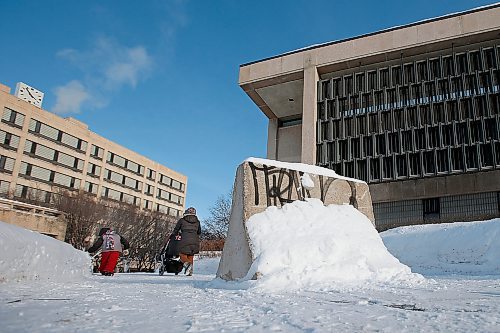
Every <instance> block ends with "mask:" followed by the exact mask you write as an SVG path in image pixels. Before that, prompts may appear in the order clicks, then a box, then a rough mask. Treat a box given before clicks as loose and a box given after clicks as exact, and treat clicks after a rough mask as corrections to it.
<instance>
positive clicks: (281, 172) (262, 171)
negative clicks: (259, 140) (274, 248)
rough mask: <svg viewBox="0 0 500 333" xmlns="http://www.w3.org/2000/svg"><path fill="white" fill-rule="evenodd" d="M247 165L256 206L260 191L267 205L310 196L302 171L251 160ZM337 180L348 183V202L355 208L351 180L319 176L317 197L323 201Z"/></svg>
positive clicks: (280, 203) (354, 194) (275, 204)
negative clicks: (349, 190) (250, 171)
mask: <svg viewBox="0 0 500 333" xmlns="http://www.w3.org/2000/svg"><path fill="white" fill-rule="evenodd" d="M249 165H250V169H251V170H252V176H253V184H254V192H255V205H256V206H259V205H261V202H260V196H261V193H265V197H266V205H267V207H269V206H283V205H284V204H286V203H290V202H293V201H295V200H304V199H305V198H311V192H310V191H309V190H308V189H306V188H304V186H302V183H301V177H302V176H303V175H304V172H303V171H298V170H290V169H284V168H279V167H275V166H269V165H262V166H257V165H255V164H254V163H252V162H250V163H249ZM262 176H263V177H264V188H259V187H260V186H259V183H261V182H259V181H258V180H259V178H260V177H262ZM337 182H347V183H348V184H349V186H350V188H351V196H350V199H349V204H351V205H353V206H354V207H355V208H357V206H358V205H357V201H356V188H355V185H354V183H353V182H349V181H347V180H345V179H338V178H332V177H325V176H319V187H320V198H319V199H320V200H321V201H323V202H325V198H326V197H327V194H328V193H329V191H335V184H336V183H337Z"/></svg>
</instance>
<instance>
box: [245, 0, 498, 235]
mask: <svg viewBox="0 0 500 333" xmlns="http://www.w3.org/2000/svg"><path fill="white" fill-rule="evenodd" d="M239 74H240V75H239V85H240V87H241V88H242V89H243V90H244V91H245V93H246V94H247V95H248V96H249V97H250V98H251V99H252V101H253V102H254V103H255V104H256V106H257V107H258V108H259V109H260V110H261V111H262V112H263V113H264V114H265V115H266V116H267V117H268V118H269V126H268V141H267V157H268V158H269V159H276V160H280V161H287V162H302V163H308V164H316V165H319V166H322V167H325V168H330V169H332V170H334V171H335V172H337V173H338V174H340V175H343V176H347V177H354V178H359V179H362V180H364V181H366V182H367V183H368V185H369V187H370V192H371V197H372V200H373V209H374V214H375V222H376V225H377V228H378V229H379V230H386V229H388V228H392V227H397V226H401V225H409V224H420V223H437V222H453V221H474V220H481V219H488V218H494V217H498V216H500V4H498V3H497V4H494V5H490V6H484V7H480V8H475V9H472V10H468V11H465V12H460V13H454V14H450V15H446V16H441V17H438V18H433V19H429V20H423V21H419V22H415V23H410V24H407V25H404V26H398V27H394V28H390V29H386V30H383V31H377V32H373V33H369V34H366V35H362V36H356V37H352V38H348V39H344V40H338V41H333V42H329V43H324V44H320V45H313V46H310V47H306V48H303V49H300V50H296V51H291V52H288V53H285V54H281V55H276V56H273V57H270V58H267V59H263V60H258V61H255V62H251V63H247V64H243V65H241V66H240V73H239Z"/></svg>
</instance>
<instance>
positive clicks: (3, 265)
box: [0, 222, 91, 283]
mask: <svg viewBox="0 0 500 333" xmlns="http://www.w3.org/2000/svg"><path fill="white" fill-rule="evenodd" d="M90 275H91V270H90V256H89V255H88V254H87V253H85V252H83V251H79V250H76V249H75V248H74V247H72V246H71V245H69V244H67V243H64V242H61V241H59V240H57V239H54V238H51V237H48V236H45V235H42V234H40V233H38V232H35V231H31V230H27V229H23V228H20V227H18V226H15V225H12V224H7V223H4V222H0V283H1V282H7V281H22V280H40V281H55V282H62V281H73V280H78V279H82V278H83V277H86V276H90Z"/></svg>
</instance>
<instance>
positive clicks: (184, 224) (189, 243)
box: [172, 215, 201, 255]
mask: <svg viewBox="0 0 500 333" xmlns="http://www.w3.org/2000/svg"><path fill="white" fill-rule="evenodd" d="M179 232H180V235H181V240H180V241H179V244H178V249H179V252H180V253H183V254H187V255H194V254H196V253H199V252H200V234H201V225H200V220H198V218H197V217H196V215H186V216H184V217H183V218H181V219H180V220H179V221H177V224H176V225H175V228H174V231H173V232H172V234H173V235H177V234H178V233H179Z"/></svg>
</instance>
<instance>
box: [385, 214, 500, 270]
mask: <svg viewBox="0 0 500 333" xmlns="http://www.w3.org/2000/svg"><path fill="white" fill-rule="evenodd" d="M381 236H382V238H383V240H384V243H385V245H386V246H387V248H388V249H389V251H390V252H391V253H393V254H394V255H395V256H397V257H398V258H399V260H400V261H401V262H403V263H405V264H406V265H408V266H411V267H412V270H413V271H414V272H419V273H422V274H426V275H440V274H462V275H493V274H495V275H500V219H493V220H489V221H480V222H457V223H445V224H431V225H416V226H408V227H400V228H396V229H392V230H388V231H385V232H383V233H382V234H381ZM423 245H424V246H423Z"/></svg>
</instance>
